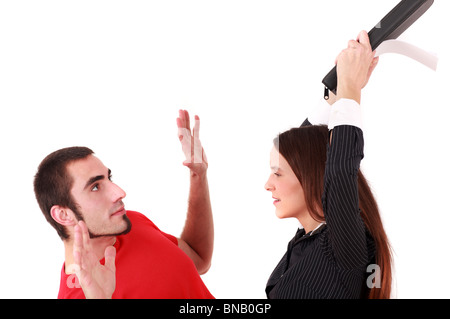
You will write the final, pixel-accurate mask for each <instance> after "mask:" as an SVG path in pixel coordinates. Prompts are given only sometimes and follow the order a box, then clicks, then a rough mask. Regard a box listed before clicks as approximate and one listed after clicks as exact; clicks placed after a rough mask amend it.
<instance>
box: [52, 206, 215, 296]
mask: <svg viewBox="0 0 450 319" xmlns="http://www.w3.org/2000/svg"><path fill="white" fill-rule="evenodd" d="M127 216H128V218H129V219H130V221H131V224H132V227H131V231H130V232H129V233H128V234H126V235H121V236H117V237H116V238H117V239H116V243H115V244H114V247H115V248H116V290H115V291H114V294H113V296H112V297H113V299H125V298H127V299H138V298H139V299H141V298H142V299H147V298H148V299H150V298H152V299H203V298H214V297H213V296H212V295H211V293H210V292H209V291H208V288H206V286H205V284H204V283H203V281H202V279H201V278H200V275H199V274H198V272H197V269H196V268H195V265H194V263H193V261H192V260H191V259H190V258H189V257H188V256H187V255H186V254H185V253H184V252H183V251H182V250H181V249H180V248H179V247H178V241H177V239H176V238H175V237H174V236H172V235H169V234H166V233H163V232H162V231H160V230H159V229H158V227H156V225H155V224H153V222H152V221H150V220H149V219H148V218H147V217H145V216H144V215H142V214H140V213H137V212H133V211H127ZM101 262H102V263H104V259H103V260H102V261H101ZM64 269H65V266H64V265H63V268H62V271H61V284H60V287H59V294H58V298H59V299H68V298H69V299H82V298H85V296H84V293H83V290H82V289H81V288H79V284H78V281H77V280H78V279H77V278H76V276H75V275H67V274H66V273H65V270H64Z"/></svg>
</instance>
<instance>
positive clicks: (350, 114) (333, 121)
mask: <svg viewBox="0 0 450 319" xmlns="http://www.w3.org/2000/svg"><path fill="white" fill-rule="evenodd" d="M339 125H351V126H356V127H359V128H360V129H361V130H362V129H363V123H362V111H361V106H360V105H359V104H358V103H357V102H356V101H355V100H351V99H339V100H338V101H337V102H335V103H334V104H333V105H332V106H331V112H330V119H329V122H328V129H330V130H332V129H333V128H334V127H335V126H339Z"/></svg>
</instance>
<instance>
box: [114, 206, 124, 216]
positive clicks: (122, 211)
mask: <svg viewBox="0 0 450 319" xmlns="http://www.w3.org/2000/svg"><path fill="white" fill-rule="evenodd" d="M126 212H127V211H126V210H125V206H122V207H120V208H119V209H118V210H117V211H115V212H114V213H112V214H111V217H114V216H122V215H124V214H126Z"/></svg>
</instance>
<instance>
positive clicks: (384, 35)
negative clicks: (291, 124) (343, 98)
mask: <svg viewBox="0 0 450 319" xmlns="http://www.w3.org/2000/svg"><path fill="white" fill-rule="evenodd" d="M433 2H434V0H402V1H401V2H400V3H399V4H397V6H395V8H394V9H392V10H391V11H390V12H389V13H388V14H387V15H386V16H385V17H384V18H383V19H382V20H381V21H380V22H379V23H378V24H377V25H376V26H375V27H374V28H372V30H370V32H369V33H368V34H369V39H370V44H371V46H372V50H375V49H376V48H377V47H378V46H379V45H380V44H381V43H382V42H383V41H385V40H391V39H397V37H398V36H400V35H401V34H402V33H403V32H404V31H405V30H406V29H408V28H409V27H410V26H411V25H412V24H413V23H414V22H416V21H417V19H419V18H420V17H421V16H422V15H423V14H424V13H425V12H426V11H427V10H428V9H429V8H430V7H431V5H432V4H433ZM322 83H323V84H324V85H325V90H326V92H327V90H330V91H332V92H333V93H334V94H336V87H337V74H336V66H335V67H334V68H333V69H332V70H331V71H330V72H329V73H328V74H327V75H326V76H325V77H324V78H323V80H322ZM325 95H326V97H325V98H328V97H327V94H325Z"/></svg>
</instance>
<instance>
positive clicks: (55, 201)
mask: <svg viewBox="0 0 450 319" xmlns="http://www.w3.org/2000/svg"><path fill="white" fill-rule="evenodd" d="M92 154H94V152H93V151H92V150H91V149H89V148H87V147H81V146H74V147H67V148H63V149H60V150H57V151H55V152H53V153H51V154H49V155H47V157H46V158H44V160H43V161H42V162H41V164H40V165H39V167H38V170H37V173H36V175H35V176H34V183H33V185H34V194H35V196H36V199H37V202H38V204H39V207H40V208H41V211H42V213H43V214H44V216H45V218H46V219H47V221H48V222H49V223H50V225H52V226H53V227H54V228H55V229H56V231H57V232H58V235H59V237H61V239H62V240H66V239H68V238H69V234H68V233H67V229H66V227H64V226H63V225H61V224H59V223H58V222H56V221H55V220H54V219H53V217H52V216H51V213H50V210H51V208H52V207H53V206H54V205H59V206H62V207H65V208H69V209H71V210H72V211H73V212H74V213H75V214H76V215H77V217H78V218H79V219H82V216H81V214H80V213H79V212H78V208H77V204H76V202H75V200H74V199H73V198H72V195H71V194H70V190H71V188H72V185H73V178H72V177H71V176H70V174H69V173H68V172H67V165H68V164H69V163H70V162H73V161H75V160H79V159H83V158H86V157H88V156H89V155H92Z"/></svg>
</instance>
